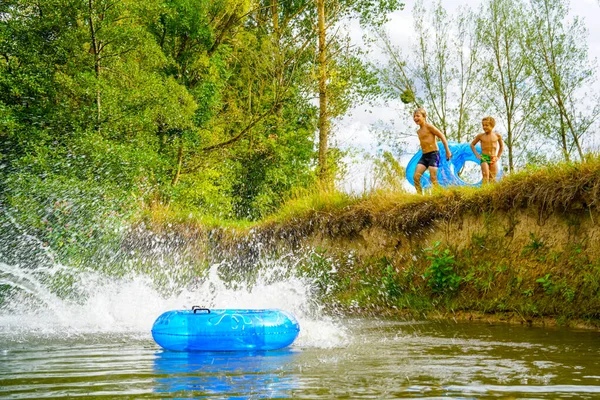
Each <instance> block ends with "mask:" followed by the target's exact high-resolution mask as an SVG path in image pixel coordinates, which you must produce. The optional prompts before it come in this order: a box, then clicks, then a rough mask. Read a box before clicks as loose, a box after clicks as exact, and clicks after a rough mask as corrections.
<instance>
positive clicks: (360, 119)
mask: <svg viewBox="0 0 600 400" xmlns="http://www.w3.org/2000/svg"><path fill="white" fill-rule="evenodd" d="M404 3H405V6H404V10H400V11H396V12H394V13H392V14H390V16H389V22H388V23H387V24H386V30H387V32H388V34H389V36H390V38H391V40H392V43H394V44H395V45H396V46H398V47H400V48H401V50H402V51H403V52H410V51H411V46H413V43H414V41H415V40H416V36H415V35H414V33H413V18H412V10H413V7H414V4H415V0H404ZM481 3H482V1H481V0H442V5H443V7H444V8H445V9H446V11H447V12H448V14H449V15H455V14H456V11H457V9H458V7H459V6H464V5H466V6H470V7H471V9H473V10H477V8H478V7H479V5H480V4H481ZM425 4H431V0H425ZM570 11H571V15H574V16H575V15H576V16H579V17H582V18H583V19H584V22H585V25H586V27H587V29H588V56H589V59H590V60H593V59H596V60H599V61H600V23H598V21H599V20H600V0H571V9H570ZM350 34H351V36H352V39H353V42H354V43H357V44H360V43H362V36H363V34H364V32H363V31H362V29H361V28H360V27H359V26H358V24H357V23H355V24H353V25H351V26H350ZM373 57H375V58H381V57H384V56H383V55H382V54H380V53H377V52H375V53H374V54H373ZM596 78H597V81H596V83H595V85H594V91H595V92H597V93H600V68H598V67H597V71H596ZM401 110H402V108H401V103H400V102H399V101H397V102H390V103H389V104H387V105H385V104H381V105H377V106H374V107H370V106H365V105H363V106H359V107H356V108H355V109H353V110H352V111H351V113H350V114H349V115H347V116H345V117H344V118H343V119H341V120H340V121H337V123H336V124H335V136H334V138H333V142H334V143H335V144H336V145H337V146H339V147H340V148H342V149H352V150H354V151H353V152H352V153H353V154H354V155H353V156H351V157H348V158H347V159H346V161H347V162H348V163H349V172H348V174H347V176H346V178H345V179H344V181H343V182H342V184H341V186H342V188H343V189H344V190H345V191H347V192H362V191H363V190H365V184H366V186H367V189H368V188H369V186H370V182H371V181H372V177H371V175H372V174H371V170H372V166H371V163H370V162H368V161H365V160H364V157H363V156H362V154H365V153H366V154H371V155H374V154H378V153H380V152H381V151H382V150H384V149H382V148H378V146H377V140H376V138H375V135H374V134H373V133H372V132H371V130H372V126H373V125H374V124H377V123H378V122H379V121H393V123H394V126H395V127H396V128H397V129H398V130H399V131H403V132H411V131H413V132H414V133H415V137H414V140H409V142H408V149H407V150H408V152H409V153H412V154H414V153H415V152H416V151H418V149H419V144H418V140H417V138H416V128H417V127H416V125H415V124H414V122H413V121H412V115H411V114H406V115H405V114H404V112H403V111H401ZM501 133H502V132H501ZM596 135H597V136H600V132H599V133H597V134H596ZM593 142H594V143H595V144H596V146H598V147H600V137H596V138H594V140H593ZM412 154H407V155H406V156H403V157H402V158H401V160H400V163H401V164H402V165H404V166H406V164H407V163H408V161H409V160H410V158H411V156H412ZM406 188H407V189H408V190H411V189H412V187H411V186H410V185H407V186H406Z"/></svg>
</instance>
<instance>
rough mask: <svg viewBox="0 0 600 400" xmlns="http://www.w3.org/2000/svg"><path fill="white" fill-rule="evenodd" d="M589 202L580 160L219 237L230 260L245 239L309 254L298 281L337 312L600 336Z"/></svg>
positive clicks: (323, 196)
mask: <svg viewBox="0 0 600 400" xmlns="http://www.w3.org/2000/svg"><path fill="white" fill-rule="evenodd" d="M599 199H600V159H598V158H590V159H589V160H587V161H586V162H584V163H581V164H562V165H555V166H551V167H548V168H543V169H537V170H527V171H523V172H521V173H518V174H513V175H511V176H508V177H506V178H505V179H503V180H502V181H501V182H499V183H498V184H496V185H490V186H487V187H484V188H481V189H479V188H452V189H440V190H436V191H434V192H433V193H431V194H429V195H425V196H418V195H413V194H408V193H401V192H384V191H383V192H378V193H372V194H370V195H367V196H350V195H346V194H341V193H335V192H334V193H315V194H313V195H312V196H305V197H302V198H299V199H296V200H294V201H291V202H289V203H288V204H287V205H286V206H285V207H284V208H283V209H282V210H281V211H280V213H278V214H277V215H274V216H272V217H271V218H269V219H267V220H264V221H261V222H259V223H257V224H252V225H247V224H246V225H243V226H238V227H227V228H226V229H222V228H219V229H218V230H219V235H218V237H219V241H221V242H222V245H223V246H224V247H229V248H232V249H236V250H234V251H239V249H240V246H239V245H238V244H239V243H240V242H245V241H246V242H247V235H248V232H252V236H253V239H252V240H253V241H254V242H256V240H257V239H258V241H260V242H261V243H264V244H267V245H268V246H270V248H271V249H272V251H274V252H277V251H281V250H280V249H281V248H301V247H306V246H308V247H311V248H313V249H315V251H314V253H313V254H312V255H311V257H310V262H308V263H304V264H302V269H303V271H302V273H306V274H309V275H311V276H313V277H315V278H316V279H317V284H318V286H319V287H321V288H323V291H322V296H323V300H324V301H325V302H326V303H327V304H329V305H331V306H332V307H337V308H341V309H343V310H345V311H353V310H361V311H364V310H376V312H389V311H394V310H398V312H409V313H416V314H420V315H445V316H452V317H464V318H487V317H488V316H490V315H491V316H495V317H496V318H498V319H506V320H512V321H520V322H522V323H528V324H531V323H536V322H543V323H548V321H553V323H558V324H567V325H573V324H582V323H583V324H587V325H595V326H600V228H598V221H599V220H600V212H599V211H600V203H599ZM186 224H188V225H189V224H192V225H193V224H194V223H193V222H191V221H190V219H189V218H188V219H187V222H186ZM213 237H214V236H213ZM236 243H237V244H236ZM278 249H279V250H278Z"/></svg>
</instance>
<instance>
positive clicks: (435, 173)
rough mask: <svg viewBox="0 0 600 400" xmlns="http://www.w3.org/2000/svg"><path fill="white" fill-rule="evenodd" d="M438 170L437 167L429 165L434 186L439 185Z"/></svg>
mask: <svg viewBox="0 0 600 400" xmlns="http://www.w3.org/2000/svg"><path fill="white" fill-rule="evenodd" d="M437 170H438V169H437V167H429V177H430V178H431V184H432V185H433V186H438V180H437Z"/></svg>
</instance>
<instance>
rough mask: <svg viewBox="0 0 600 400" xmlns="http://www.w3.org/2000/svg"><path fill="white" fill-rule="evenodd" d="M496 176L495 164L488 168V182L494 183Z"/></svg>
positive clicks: (496, 165) (496, 164) (496, 166)
mask: <svg viewBox="0 0 600 400" xmlns="http://www.w3.org/2000/svg"><path fill="white" fill-rule="evenodd" d="M497 175H498V163H497V162H495V163H493V164H492V165H490V168H489V179H488V180H489V181H490V182H496V176H497Z"/></svg>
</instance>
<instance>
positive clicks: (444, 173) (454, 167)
mask: <svg viewBox="0 0 600 400" xmlns="http://www.w3.org/2000/svg"><path fill="white" fill-rule="evenodd" d="M438 147H439V149H440V166H439V168H438V172H437V179H438V183H439V184H440V186H444V187H448V186H481V182H482V181H481V180H480V181H479V182H476V183H468V182H465V181H464V180H462V179H461V178H460V176H458V173H459V172H460V171H461V170H462V168H463V166H464V165H465V163H466V162H467V161H472V162H474V163H476V164H478V165H479V160H478V159H477V157H475V154H473V151H472V150H471V145H470V144H468V143H456V142H448V147H449V148H450V151H451V152H452V158H451V159H450V161H447V160H446V149H445V148H444V146H443V145H442V144H441V143H438ZM475 149H476V150H477V152H478V153H480V154H481V146H480V145H479V143H477V145H476V146H475ZM422 155H423V152H422V151H421V150H419V151H418V152H417V153H416V154H415V155H414V156H413V158H411V159H410V161H409V162H408V164H407V165H406V179H407V180H408V182H409V183H410V184H411V185H413V186H414V185H415V181H414V175H415V170H416V169H417V164H418V162H419V159H420V158H421V156H422ZM498 162H500V161H498ZM501 176H502V168H501V167H500V165H498V174H497V176H496V178H500V177H501ZM421 187H422V188H423V189H427V188H430V187H431V178H430V176H429V171H425V173H424V174H423V175H422V176H421Z"/></svg>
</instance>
